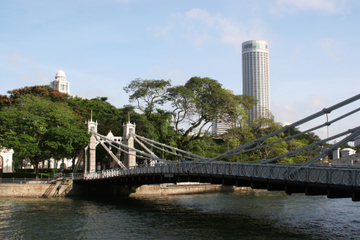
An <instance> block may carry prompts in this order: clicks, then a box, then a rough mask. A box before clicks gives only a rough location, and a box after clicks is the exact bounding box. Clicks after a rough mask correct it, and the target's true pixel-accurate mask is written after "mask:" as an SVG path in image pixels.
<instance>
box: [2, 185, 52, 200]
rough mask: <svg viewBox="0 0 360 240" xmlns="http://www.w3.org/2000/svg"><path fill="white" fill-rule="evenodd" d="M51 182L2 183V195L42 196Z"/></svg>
mask: <svg viewBox="0 0 360 240" xmlns="http://www.w3.org/2000/svg"><path fill="white" fill-rule="evenodd" d="M49 185H50V184H36V185H35V184H0V197H17V198H21V197H31V198H38V197H41V196H42V195H43V194H44V193H45V192H46V190H47V189H48V188H49Z"/></svg>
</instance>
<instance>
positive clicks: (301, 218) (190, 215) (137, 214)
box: [0, 191, 360, 239]
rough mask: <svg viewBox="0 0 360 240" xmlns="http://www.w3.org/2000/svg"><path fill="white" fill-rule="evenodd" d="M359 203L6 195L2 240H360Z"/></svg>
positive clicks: (237, 196) (257, 197)
mask: <svg viewBox="0 0 360 240" xmlns="http://www.w3.org/2000/svg"><path fill="white" fill-rule="evenodd" d="M358 238H360V202H352V201H351V199H348V198H346V199H327V198H326V197H323V196H304V195H303V194H293V195H291V196H288V195H285V194H283V193H281V192H267V191H257V192H234V193H213V194H196V195H181V196H161V197H124V198H117V199H86V198H62V199H40V198H39V199H30V198H28V199H24V198H23V199H21V198H0V239H358Z"/></svg>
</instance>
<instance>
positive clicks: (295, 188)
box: [285, 183, 305, 195]
mask: <svg viewBox="0 0 360 240" xmlns="http://www.w3.org/2000/svg"><path fill="white" fill-rule="evenodd" d="M285 193H286V194H289V195H291V194H293V193H305V185H304V184H289V183H287V184H286V186H285Z"/></svg>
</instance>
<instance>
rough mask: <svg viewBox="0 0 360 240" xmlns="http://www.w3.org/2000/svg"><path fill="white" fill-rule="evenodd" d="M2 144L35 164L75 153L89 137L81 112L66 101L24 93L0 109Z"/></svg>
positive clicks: (37, 165)
mask: <svg viewBox="0 0 360 240" xmlns="http://www.w3.org/2000/svg"><path fill="white" fill-rule="evenodd" d="M0 125H1V126H2V128H1V135H2V136H3V142H2V143H1V145H2V146H4V147H6V148H13V149H14V151H15V152H18V153H19V154H21V155H22V156H26V158H27V159H29V160H30V162H31V163H32V164H33V165H34V167H35V172H36V177H37V175H38V172H39V169H38V167H39V163H40V162H43V161H44V160H47V159H50V158H51V157H53V158H55V159H59V158H62V157H68V156H71V155H72V154H73V151H74V149H75V148H76V146H78V145H81V144H83V143H86V141H87V140H88V139H89V136H88V134H87V130H86V128H85V126H84V125H83V124H82V120H81V118H80V117H79V116H77V115H76V114H74V113H73V111H72V110H71V109H70V108H69V107H68V106H67V105H66V104H65V103H61V102H58V103H54V102H52V101H50V100H48V99H41V98H38V97H35V96H21V97H19V98H17V99H16V100H15V101H13V102H12V103H11V104H10V105H9V106H8V107H3V108H2V109H1V111H0Z"/></svg>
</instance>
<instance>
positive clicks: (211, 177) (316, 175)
mask: <svg viewBox="0 0 360 240" xmlns="http://www.w3.org/2000/svg"><path fill="white" fill-rule="evenodd" d="M114 179H115V180H116V182H117V184H128V185H140V184H152V183H161V182H181V181H198V182H210V183H214V184H219V183H220V184H226V185H237V186H250V187H252V188H254V189H259V188H260V189H268V190H270V191H271V190H284V191H285V192H287V193H288V194H292V193H305V194H307V195H327V196H328V197H329V198H337V197H352V199H353V200H354V201H358V200H360V168H355V167H347V166H345V167H334V166H328V167H323V166H311V167H303V166H296V165H280V164H245V163H229V162H215V163H193V162H191V163H189V162H187V163H172V164H162V165H158V166H149V165H140V166H136V167H131V168H129V169H111V170H106V171H102V172H96V173H89V174H85V175H84V178H83V180H81V181H82V182H94V181H95V182H97V183H99V180H114ZM101 183H103V181H101ZM106 183H108V184H109V183H110V184H111V183H112V181H106Z"/></svg>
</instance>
